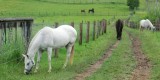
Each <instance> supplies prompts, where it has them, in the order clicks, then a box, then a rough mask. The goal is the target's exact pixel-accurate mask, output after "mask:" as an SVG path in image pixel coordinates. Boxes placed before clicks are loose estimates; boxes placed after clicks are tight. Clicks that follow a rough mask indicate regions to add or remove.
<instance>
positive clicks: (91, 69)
mask: <svg viewBox="0 0 160 80" xmlns="http://www.w3.org/2000/svg"><path fill="white" fill-rule="evenodd" d="M118 43H119V41H117V42H116V43H115V44H114V45H112V46H111V47H110V48H109V49H108V50H107V52H106V53H105V54H104V55H103V56H102V58H101V59H99V60H98V61H97V62H96V63H94V64H91V65H90V67H88V69H86V70H85V71H84V72H82V73H80V74H77V76H76V77H75V78H74V79H75V80H84V79H85V78H86V77H88V76H90V75H92V74H93V73H94V72H96V71H97V69H99V68H101V66H102V64H103V62H105V61H106V60H107V59H108V57H110V56H111V54H112V51H113V49H115V48H116V47H117V45H118Z"/></svg>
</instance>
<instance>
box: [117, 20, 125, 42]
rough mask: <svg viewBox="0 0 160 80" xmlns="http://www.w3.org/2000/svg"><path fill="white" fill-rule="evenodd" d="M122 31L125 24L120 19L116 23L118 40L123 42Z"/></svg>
mask: <svg viewBox="0 0 160 80" xmlns="http://www.w3.org/2000/svg"><path fill="white" fill-rule="evenodd" d="M122 29H123V22H122V21H121V20H120V19H118V20H117V21H116V32H117V40H121V36H122Z"/></svg>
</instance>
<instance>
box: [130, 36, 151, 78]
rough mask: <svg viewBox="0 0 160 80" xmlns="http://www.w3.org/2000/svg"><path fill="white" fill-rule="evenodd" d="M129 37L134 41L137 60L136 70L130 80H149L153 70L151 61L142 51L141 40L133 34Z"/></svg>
mask: <svg viewBox="0 0 160 80" xmlns="http://www.w3.org/2000/svg"><path fill="white" fill-rule="evenodd" d="M128 34H129V33H128ZM129 37H130V40H131V41H132V48H133V52H134V56H135V58H136V60H137V65H136V68H135V69H134V71H133V72H132V74H131V78H130V80H148V79H149V74H150V69H151V64H150V61H149V59H148V58H147V57H146V56H145V55H144V53H143V52H142V50H141V42H140V40H139V39H138V38H137V37H133V36H132V35H131V34H129Z"/></svg>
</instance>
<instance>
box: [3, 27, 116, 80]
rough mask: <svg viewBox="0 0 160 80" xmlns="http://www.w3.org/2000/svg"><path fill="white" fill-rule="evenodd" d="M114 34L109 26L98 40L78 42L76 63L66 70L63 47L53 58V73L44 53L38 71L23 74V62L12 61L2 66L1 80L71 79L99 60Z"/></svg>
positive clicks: (111, 42) (112, 41)
mask: <svg viewBox="0 0 160 80" xmlns="http://www.w3.org/2000/svg"><path fill="white" fill-rule="evenodd" d="M112 35H115V33H114V31H113V30H112V29H110V28H109V30H108V32H107V34H105V35H103V36H101V37H99V38H98V39H97V40H96V41H91V42H89V44H83V45H82V46H79V45H78V43H76V45H75V57H74V64H73V65H72V66H67V68H66V69H65V70H63V69H62V66H63V63H64V61H65V56H66V52H65V50H64V49H61V50H60V52H59V58H52V67H53V70H52V72H51V73H48V72H47V70H48V61H47V54H43V55H42V59H41V62H40V69H39V72H38V73H35V74H34V73H33V74H31V75H29V76H26V75H24V74H23V68H24V65H23V63H20V64H17V63H10V64H7V65H5V64H4V65H3V66H0V69H1V70H2V73H0V76H1V77H0V78H1V80H6V79H12V80H17V79H22V80H28V79H29V80H39V79H42V80H43V79H47V80H53V79H56V80H70V79H72V78H73V77H74V76H75V75H76V74H77V73H80V72H82V71H83V70H84V69H86V68H87V67H88V66H89V64H92V63H93V62H94V61H95V60H98V59H99V58H100V56H102V54H103V53H104V51H105V50H106V49H107V48H108V47H109V46H110V45H111V44H113V43H114V42H115V37H113V36H112ZM104 43H105V44H104ZM9 74H10V75H9ZM62 76H63V77H62Z"/></svg>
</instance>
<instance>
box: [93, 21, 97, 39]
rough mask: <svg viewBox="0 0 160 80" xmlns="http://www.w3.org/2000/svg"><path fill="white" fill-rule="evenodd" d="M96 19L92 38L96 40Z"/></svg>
mask: <svg viewBox="0 0 160 80" xmlns="http://www.w3.org/2000/svg"><path fill="white" fill-rule="evenodd" d="M95 30H96V21H94V22H93V35H92V39H93V40H95Z"/></svg>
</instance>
